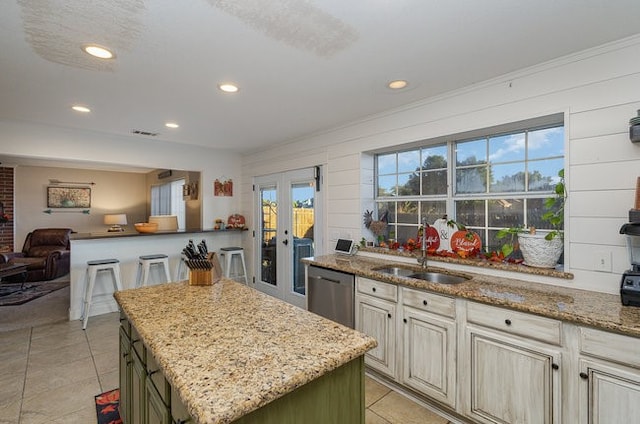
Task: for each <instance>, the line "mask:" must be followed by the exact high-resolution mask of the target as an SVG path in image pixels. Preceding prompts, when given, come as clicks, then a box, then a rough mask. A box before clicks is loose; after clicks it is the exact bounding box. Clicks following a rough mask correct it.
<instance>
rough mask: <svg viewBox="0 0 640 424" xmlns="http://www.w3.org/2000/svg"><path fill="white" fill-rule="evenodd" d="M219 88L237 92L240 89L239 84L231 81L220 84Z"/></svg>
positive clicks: (228, 91) (227, 91) (226, 91)
mask: <svg viewBox="0 0 640 424" xmlns="http://www.w3.org/2000/svg"><path fill="white" fill-rule="evenodd" d="M218 88H219V89H220V90H222V91H224V92H225V93H235V92H237V91H238V90H239V88H238V86H237V85H235V84H230V83H224V84H218Z"/></svg>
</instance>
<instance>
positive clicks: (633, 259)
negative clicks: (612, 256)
mask: <svg viewBox="0 0 640 424" xmlns="http://www.w3.org/2000/svg"><path fill="white" fill-rule="evenodd" d="M620 234H624V235H625V236H626V239H627V250H628V253H629V262H630V263H631V269H628V270H626V271H625V272H624V274H622V281H621V282H620V298H621V300H622V304H623V305H625V306H640V222H631V223H628V224H624V225H623V226H622V227H621V228H620Z"/></svg>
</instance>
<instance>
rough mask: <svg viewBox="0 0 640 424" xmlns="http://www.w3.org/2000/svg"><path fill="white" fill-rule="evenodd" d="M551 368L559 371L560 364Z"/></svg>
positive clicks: (552, 365)
mask: <svg viewBox="0 0 640 424" xmlns="http://www.w3.org/2000/svg"><path fill="white" fill-rule="evenodd" d="M551 368H553V369H554V370H559V369H560V365H558V364H551Z"/></svg>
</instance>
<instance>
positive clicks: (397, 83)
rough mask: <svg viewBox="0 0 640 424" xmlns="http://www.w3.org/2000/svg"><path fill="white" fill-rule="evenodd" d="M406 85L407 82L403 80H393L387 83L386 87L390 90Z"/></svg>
mask: <svg viewBox="0 0 640 424" xmlns="http://www.w3.org/2000/svg"><path fill="white" fill-rule="evenodd" d="M407 85H409V83H408V82H407V81H405V80H395V81H391V82H390V83H389V84H387V87H389V88H390V89H392V90H400V89H401V88H405V87H406V86H407Z"/></svg>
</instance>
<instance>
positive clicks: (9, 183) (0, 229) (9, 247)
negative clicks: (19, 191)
mask: <svg viewBox="0 0 640 424" xmlns="http://www.w3.org/2000/svg"><path fill="white" fill-rule="evenodd" d="M0 202H2V205H4V213H5V214H7V215H8V216H9V222H6V223H4V224H0V252H13V251H14V250H15V249H14V246H13V168H3V167H0ZM0 212H1V211H0Z"/></svg>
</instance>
